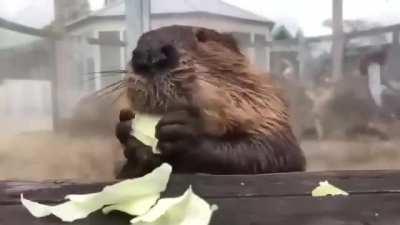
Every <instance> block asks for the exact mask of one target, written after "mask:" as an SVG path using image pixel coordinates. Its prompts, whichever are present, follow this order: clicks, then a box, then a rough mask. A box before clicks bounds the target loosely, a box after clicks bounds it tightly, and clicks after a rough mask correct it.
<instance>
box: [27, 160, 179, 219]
mask: <svg viewBox="0 0 400 225" xmlns="http://www.w3.org/2000/svg"><path fill="white" fill-rule="evenodd" d="M171 172H172V167H171V166H170V165H168V164H166V163H164V164H163V165H161V166H160V167H158V168H156V169H155V170H153V171H152V172H151V173H149V174H147V175H145V176H143V177H140V178H136V179H129V180H125V181H122V182H119V183H116V184H114V185H109V186H106V187H104V188H103V190H102V191H101V192H98V193H90V194H79V195H67V196H66V199H68V200H69V201H67V202H65V203H62V204H59V205H55V206H49V205H44V204H40V203H37V202H33V201H30V200H27V199H24V198H23V195H22V194H21V202H22V204H23V205H24V206H25V207H26V208H27V209H28V211H29V212H30V213H31V214H32V215H33V216H35V217H44V216H48V215H50V214H53V215H55V216H57V217H59V218H60V219H61V220H63V221H65V222H72V221H75V220H77V219H82V218H85V217H87V216H88V215H89V214H90V213H92V212H94V211H96V210H99V209H101V208H103V207H104V206H107V207H106V208H105V210H104V211H105V212H107V213H108V212H110V211H113V210H118V211H122V212H126V213H128V214H130V215H141V214H143V213H145V212H147V211H148V210H149V209H150V208H151V207H152V206H153V205H154V204H155V203H156V201H157V199H158V198H159V197H160V193H161V192H163V191H164V190H165V189H166V186H167V183H168V180H169V176H170V174H171Z"/></svg>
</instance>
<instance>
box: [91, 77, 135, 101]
mask: <svg viewBox="0 0 400 225" xmlns="http://www.w3.org/2000/svg"><path fill="white" fill-rule="evenodd" d="M126 82H127V81H126V80H119V81H117V82H114V83H112V84H109V85H107V86H105V87H104V88H102V89H100V90H97V91H95V92H93V93H92V94H90V95H89V96H88V97H94V96H97V95H99V94H101V93H103V92H105V91H107V90H109V89H110V88H113V87H115V86H119V85H121V84H122V83H126Z"/></svg>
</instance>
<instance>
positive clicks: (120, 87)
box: [97, 83, 127, 98]
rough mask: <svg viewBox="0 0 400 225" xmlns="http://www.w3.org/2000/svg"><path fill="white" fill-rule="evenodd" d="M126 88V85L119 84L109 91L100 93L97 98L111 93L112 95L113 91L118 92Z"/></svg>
mask: <svg viewBox="0 0 400 225" xmlns="http://www.w3.org/2000/svg"><path fill="white" fill-rule="evenodd" d="M126 86H127V84H126V83H121V84H119V85H117V86H116V87H114V88H112V89H111V90H109V91H107V92H103V93H100V94H99V95H97V97H100V98H101V97H104V96H106V95H109V94H111V93H114V92H115V91H118V90H119V89H122V88H124V87H126Z"/></svg>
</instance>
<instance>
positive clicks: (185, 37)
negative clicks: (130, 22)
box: [116, 25, 305, 178]
mask: <svg viewBox="0 0 400 225" xmlns="http://www.w3.org/2000/svg"><path fill="white" fill-rule="evenodd" d="M129 65H130V69H131V71H132V73H129V74H128V76H127V78H126V79H127V82H128V85H127V95H128V98H129V100H130V103H131V106H132V109H133V110H134V111H135V112H139V113H146V114H157V115H161V116H162V118H161V120H160V121H159V123H158V124H157V126H156V138H157V139H158V146H157V148H158V149H159V151H160V152H161V154H153V153H151V149H150V146H146V145H144V144H143V143H141V142H140V141H139V140H138V139H136V138H135V137H133V136H131V135H129V134H128V133H129V132H131V130H130V126H129V123H127V120H126V119H122V120H121V122H120V123H119V124H118V125H117V127H116V135H117V137H118V139H119V141H120V142H121V144H122V146H123V148H124V152H125V156H126V157H127V159H128V160H127V162H126V165H125V166H124V168H123V169H122V170H121V172H120V174H119V175H118V178H127V177H135V176H140V175H143V174H145V173H147V172H149V171H150V170H151V169H152V167H153V168H154V167H155V166H157V165H159V164H160V163H162V162H167V163H169V164H171V165H172V167H173V172H175V173H208V174H259V173H276V172H291V171H303V170H305V157H304V155H303V152H302V150H301V148H300V147H299V144H298V142H297V140H296V138H295V136H294V134H293V132H292V128H291V126H290V124H289V115H288V104H287V102H286V100H285V97H284V95H283V92H282V89H281V88H280V87H279V86H278V85H277V84H276V83H275V82H274V81H273V80H272V78H271V76H270V75H268V74H264V73H262V72H259V71H257V70H255V69H254V68H253V67H252V66H251V64H250V62H249V61H248V60H247V59H246V57H245V56H244V55H243V54H242V53H241V52H240V50H239V47H238V44H237V42H236V41H235V39H234V38H233V37H232V36H231V35H230V34H226V33H221V32H217V31H215V30H212V29H207V28H203V27H191V26H178V25H174V26H168V27H162V28H159V29H156V30H151V31H149V32H147V33H144V34H143V35H142V36H141V37H140V38H139V40H138V43H137V47H136V48H135V49H134V50H133V52H132V58H131V61H130V63H129ZM121 113H122V114H126V113H127V112H126V111H125V112H121ZM122 117H124V116H122ZM128 118H129V116H128ZM131 118H132V116H131ZM138 152H142V153H143V152H146V153H145V154H146V156H145V157H143V155H142V156H141V157H140V155H141V153H140V154H138ZM139 158H140V159H141V160H142V161H141V162H140V163H139V162H138V160H139ZM143 160H144V161H145V162H144V161H143ZM139 161H140V160H139ZM135 164H136V165H141V166H136V165H135ZM144 164H146V165H147V166H143V165H144ZM139 167H140V168H139ZM143 168H145V169H143ZM137 170H142V171H137Z"/></svg>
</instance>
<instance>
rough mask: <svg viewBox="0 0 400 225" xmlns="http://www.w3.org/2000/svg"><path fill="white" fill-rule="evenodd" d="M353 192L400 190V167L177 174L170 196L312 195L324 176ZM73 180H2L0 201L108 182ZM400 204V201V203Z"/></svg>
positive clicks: (54, 197)
mask: <svg viewBox="0 0 400 225" xmlns="http://www.w3.org/2000/svg"><path fill="white" fill-rule="evenodd" d="M325 179H327V180H329V181H330V182H331V183H333V184H335V185H337V186H339V187H341V188H343V189H345V190H346V191H348V192H350V193H351V194H372V193H400V171H340V172H308V173H286V174H267V175H252V176H240V175H233V176H211V175H173V176H172V177H171V181H170V182H169V186H168V189H167V192H166V193H165V195H166V196H176V195H178V194H181V193H183V192H184V191H185V190H186V188H188V187H189V185H192V187H193V189H194V190H195V191H196V192H197V193H198V194H200V195H201V196H203V197H207V198H216V197H218V198H229V197H232V198H235V197H278V196H309V195H310V193H311V191H312V189H314V188H315V187H316V186H317V185H318V182H319V181H321V180H325ZM107 184H110V183H99V184H74V183H69V182H47V183H35V182H0V204H1V203H4V204H12V203H18V202H19V195H20V193H24V195H25V196H27V197H29V198H32V199H34V200H36V201H43V202H60V201H63V198H64V196H65V195H66V194H71V193H90V192H96V191H99V190H101V188H102V187H103V186H104V185H107ZM399 204H400V203H399Z"/></svg>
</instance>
